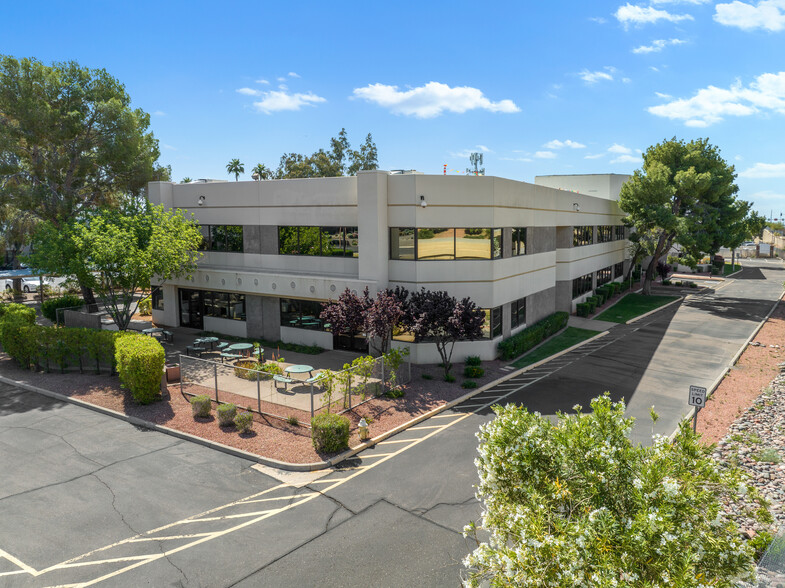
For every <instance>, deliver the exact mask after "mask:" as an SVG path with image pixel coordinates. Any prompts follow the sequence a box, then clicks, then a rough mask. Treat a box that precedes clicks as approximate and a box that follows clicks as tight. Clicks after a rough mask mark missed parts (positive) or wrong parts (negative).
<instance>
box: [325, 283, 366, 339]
mask: <svg viewBox="0 0 785 588" xmlns="http://www.w3.org/2000/svg"><path fill="white" fill-rule="evenodd" d="M370 305H371V300H370V297H369V296H368V288H365V291H364V292H363V295H362V296H358V295H357V294H355V293H354V292H352V291H351V290H349V288H346V290H344V291H343V293H342V294H341V295H340V296H339V297H338V300H337V301H336V300H331V301H329V302H327V303H325V305H324V309H323V310H322V313H321V314H320V315H319V316H320V318H321V319H322V320H323V321H324V322H326V323H330V328H331V329H332V331H333V333H334V334H338V335H347V336H348V337H350V339H351V341H354V338H355V337H356V336H357V335H358V334H359V333H361V332H362V331H363V328H364V327H365V315H366V312H367V311H368V307H369V306H370Z"/></svg>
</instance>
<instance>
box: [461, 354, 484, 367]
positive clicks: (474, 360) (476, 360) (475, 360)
mask: <svg viewBox="0 0 785 588" xmlns="http://www.w3.org/2000/svg"><path fill="white" fill-rule="evenodd" d="M464 363H465V364H466V365H482V360H481V359H480V356H479V355H470V356H469V357H467V358H466V361H464Z"/></svg>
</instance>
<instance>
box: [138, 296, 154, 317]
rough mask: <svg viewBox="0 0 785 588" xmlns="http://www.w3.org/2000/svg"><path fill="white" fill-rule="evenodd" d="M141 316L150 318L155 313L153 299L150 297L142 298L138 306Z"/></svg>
mask: <svg viewBox="0 0 785 588" xmlns="http://www.w3.org/2000/svg"><path fill="white" fill-rule="evenodd" d="M138 310H139V314H140V315H142V316H150V315H151V314H152V313H153V299H152V298H150V297H149V296H147V297H145V298H142V299H141V300H140V301H139V306H138Z"/></svg>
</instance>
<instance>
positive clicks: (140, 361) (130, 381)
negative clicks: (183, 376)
mask: <svg viewBox="0 0 785 588" xmlns="http://www.w3.org/2000/svg"><path fill="white" fill-rule="evenodd" d="M115 358H116V361H117V372H118V373H119V374H120V381H121V382H122V383H123V385H125V386H127V387H128V389H129V390H130V391H131V396H133V398H134V400H135V401H136V402H138V403H139V404H150V403H151V402H153V401H154V400H156V399H157V398H158V393H159V392H160V391H161V375H162V374H163V371H164V362H165V359H166V358H165V353H164V348H163V347H161V344H160V343H159V342H158V341H156V340H155V339H153V338H152V337H144V336H142V335H136V334H126V336H124V337H119V338H118V339H117V340H116V341H115Z"/></svg>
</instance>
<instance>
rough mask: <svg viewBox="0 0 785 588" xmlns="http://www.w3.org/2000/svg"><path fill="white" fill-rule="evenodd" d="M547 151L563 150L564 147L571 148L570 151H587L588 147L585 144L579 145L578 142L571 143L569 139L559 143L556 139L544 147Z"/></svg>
mask: <svg viewBox="0 0 785 588" xmlns="http://www.w3.org/2000/svg"><path fill="white" fill-rule="evenodd" d="M543 147H545V148H546V149H561V148H562V147H569V148H570V149H585V148H586V145H584V144H583V143H578V142H577V141H571V140H570V139H567V140H566V141H559V140H558V139H554V140H553V141H548V142H547V143H546V144H545V145H543Z"/></svg>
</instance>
